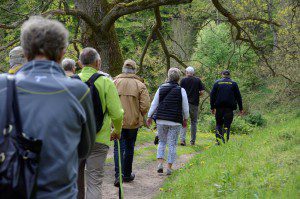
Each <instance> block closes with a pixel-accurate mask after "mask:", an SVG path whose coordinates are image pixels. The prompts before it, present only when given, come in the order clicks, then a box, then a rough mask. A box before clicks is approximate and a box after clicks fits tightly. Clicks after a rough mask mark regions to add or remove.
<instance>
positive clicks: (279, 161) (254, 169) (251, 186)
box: [157, 114, 300, 198]
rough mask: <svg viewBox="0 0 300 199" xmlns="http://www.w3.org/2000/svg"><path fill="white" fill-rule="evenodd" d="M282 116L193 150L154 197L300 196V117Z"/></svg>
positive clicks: (273, 116) (276, 116)
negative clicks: (218, 143) (196, 151)
mask: <svg viewBox="0 0 300 199" xmlns="http://www.w3.org/2000/svg"><path fill="white" fill-rule="evenodd" d="M280 117H281V116H280V115H277V114H276V115H275V114H273V115H270V116H269V117H268V125H267V126H266V127H264V128H257V129H256V130H255V132H254V133H252V134H251V135H242V136H236V137H233V139H232V140H231V142H229V143H228V144H226V145H223V146H220V147H218V146H213V147H211V148H210V149H209V150H205V151H204V152H202V153H201V154H198V155H196V156H195V157H194V158H193V159H192V161H191V162H190V163H189V164H187V165H186V166H185V167H184V168H183V169H181V170H179V171H176V172H175V173H174V175H172V176H171V177H170V178H169V179H168V180H167V181H166V183H165V184H164V186H163V187H162V188H161V189H160V190H161V191H160V193H159V195H158V196H157V198H216V197H225V198H299V197H300V193H299V191H298V190H300V182H299V181H300V175H299V169H300V167H299V153H300V146H299V144H300V132H299V131H300V117H299V114H298V115H295V114H294V115H292V114H290V115H288V116H287V115H284V118H285V119H284V120H282V119H280ZM272 118H274V119H273V120H272ZM272 121H273V122H272ZM274 121H275V122H274Z"/></svg>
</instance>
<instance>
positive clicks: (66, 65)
mask: <svg viewBox="0 0 300 199" xmlns="http://www.w3.org/2000/svg"><path fill="white" fill-rule="evenodd" d="M61 67H62V68H63V69H64V71H65V73H66V76H67V77H71V76H73V75H74V74H75V71H76V62H75V61H74V60H73V59H70V58H65V59H63V60H62V62H61Z"/></svg>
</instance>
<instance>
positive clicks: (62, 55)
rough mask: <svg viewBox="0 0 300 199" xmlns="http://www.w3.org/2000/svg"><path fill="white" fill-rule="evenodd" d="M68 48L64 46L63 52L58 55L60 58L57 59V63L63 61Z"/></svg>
mask: <svg viewBox="0 0 300 199" xmlns="http://www.w3.org/2000/svg"><path fill="white" fill-rule="evenodd" d="M66 50H67V49H66V48H64V49H63V50H62V51H61V52H60V54H59V57H58V60H57V63H59V64H60V63H61V62H62V60H63V57H64V55H65V54H66Z"/></svg>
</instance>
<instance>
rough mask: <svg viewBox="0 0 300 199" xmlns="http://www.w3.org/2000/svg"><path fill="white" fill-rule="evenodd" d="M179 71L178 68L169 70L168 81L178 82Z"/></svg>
mask: <svg viewBox="0 0 300 199" xmlns="http://www.w3.org/2000/svg"><path fill="white" fill-rule="evenodd" d="M180 75H181V71H180V70H179V69H178V68H170V69H169V71H168V81H169V82H178V81H179V80H180Z"/></svg>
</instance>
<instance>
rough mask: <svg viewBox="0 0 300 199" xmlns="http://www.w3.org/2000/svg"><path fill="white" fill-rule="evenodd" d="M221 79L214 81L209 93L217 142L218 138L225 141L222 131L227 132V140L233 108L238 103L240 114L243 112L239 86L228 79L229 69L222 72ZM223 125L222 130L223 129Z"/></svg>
mask: <svg viewBox="0 0 300 199" xmlns="http://www.w3.org/2000/svg"><path fill="white" fill-rule="evenodd" d="M222 77H223V78H222V79H219V80H217V81H216V82H215V84H214V86H213V89H212V91H211V93H210V106H211V112H212V114H214V115H215V117H216V123H217V125H216V138H217V144H220V141H219V140H220V139H221V140H222V141H223V143H225V139H224V133H226V134H227V138H226V140H227V142H228V140H229V135H230V126H231V123H232V120H233V110H236V109H237V104H238V105H239V110H240V114H243V102H242V96H241V93H240V90H239V87H238V85H237V83H236V82H234V81H232V80H231V79H230V71H229V70H224V71H223V72H222ZM223 127H224V130H223Z"/></svg>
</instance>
